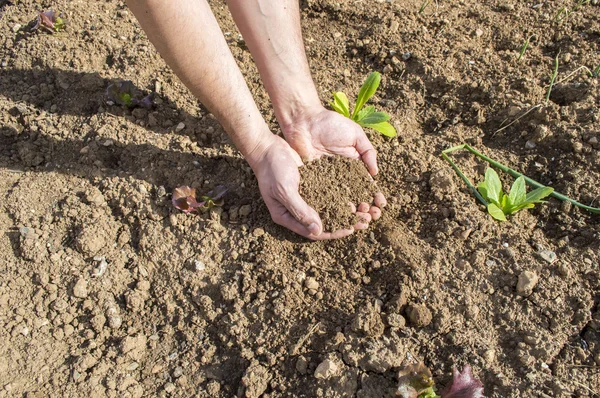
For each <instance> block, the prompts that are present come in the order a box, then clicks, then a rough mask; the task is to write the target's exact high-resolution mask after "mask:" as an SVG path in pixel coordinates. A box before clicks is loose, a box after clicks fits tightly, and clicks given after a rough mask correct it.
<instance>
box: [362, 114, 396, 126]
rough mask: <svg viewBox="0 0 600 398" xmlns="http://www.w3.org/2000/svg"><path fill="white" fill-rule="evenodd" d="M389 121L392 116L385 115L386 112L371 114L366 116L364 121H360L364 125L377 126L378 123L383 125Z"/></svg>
mask: <svg viewBox="0 0 600 398" xmlns="http://www.w3.org/2000/svg"><path fill="white" fill-rule="evenodd" d="M388 120H390V116H389V115H388V114H387V113H385V112H372V113H371V114H369V115H367V116H365V117H364V118H363V119H361V120H360V121H359V124H360V123H364V124H377V123H383V122H387V121H388Z"/></svg>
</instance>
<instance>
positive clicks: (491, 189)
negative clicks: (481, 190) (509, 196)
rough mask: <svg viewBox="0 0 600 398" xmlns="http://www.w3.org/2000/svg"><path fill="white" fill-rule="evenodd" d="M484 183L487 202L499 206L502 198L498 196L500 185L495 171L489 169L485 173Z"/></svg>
mask: <svg viewBox="0 0 600 398" xmlns="http://www.w3.org/2000/svg"><path fill="white" fill-rule="evenodd" d="M485 183H486V185H487V194H488V196H487V198H488V200H489V201H490V202H492V203H495V204H496V205H498V206H501V200H502V197H501V195H500V194H502V183H501V182H500V177H498V174H497V173H496V171H495V170H494V169H492V168H491V167H489V168H488V169H487V170H486V171H485Z"/></svg>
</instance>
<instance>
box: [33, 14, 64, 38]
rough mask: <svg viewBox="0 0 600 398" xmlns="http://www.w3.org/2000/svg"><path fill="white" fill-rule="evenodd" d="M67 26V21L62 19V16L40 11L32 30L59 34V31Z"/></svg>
mask: <svg viewBox="0 0 600 398" xmlns="http://www.w3.org/2000/svg"><path fill="white" fill-rule="evenodd" d="M66 26H67V21H66V20H65V19H64V18H63V17H62V14H60V15H59V14H57V13H56V12H54V11H52V10H50V11H44V12H42V11H40V12H39V13H38V16H37V21H36V24H35V26H34V27H33V30H35V29H38V28H41V29H44V30H45V31H46V32H49V33H54V32H60V31H61V30H65V27H66Z"/></svg>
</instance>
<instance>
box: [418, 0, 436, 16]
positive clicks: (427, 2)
mask: <svg viewBox="0 0 600 398" xmlns="http://www.w3.org/2000/svg"><path fill="white" fill-rule="evenodd" d="M431 3H433V0H425V1H424V2H423V4H421V8H419V14H423V12H424V11H425V9H426V8H427V7H429V5H430V4H431Z"/></svg>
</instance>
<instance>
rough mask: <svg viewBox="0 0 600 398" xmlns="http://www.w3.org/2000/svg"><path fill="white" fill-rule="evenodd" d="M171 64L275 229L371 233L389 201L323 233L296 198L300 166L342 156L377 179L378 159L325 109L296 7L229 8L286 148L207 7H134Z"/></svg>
mask: <svg viewBox="0 0 600 398" xmlns="http://www.w3.org/2000/svg"><path fill="white" fill-rule="evenodd" d="M127 5H128V6H129V8H130V9H131V11H132V12H133V13H134V14H135V16H136V18H137V19H138V21H139V22H140V25H141V26H142V28H143V29H144V31H145V32H146V34H147V35H148V38H149V39H150V41H151V42H152V43H153V44H154V46H155V47H156V48H157V50H158V51H159V52H160V54H161V55H162V57H163V58H164V59H165V61H166V62H167V64H168V65H169V66H170V67H171V68H172V69H173V70H174V72H175V73H176V74H177V76H178V77H179V78H180V79H181V80H182V82H183V83H184V84H185V85H186V86H187V87H188V88H189V89H190V91H191V92H192V93H193V94H194V95H195V96H196V97H197V98H198V99H199V100H200V101H201V102H202V103H203V104H204V105H205V106H206V107H207V108H208V109H209V110H210V111H211V112H212V113H213V114H214V115H215V116H216V118H217V119H218V120H219V122H220V123H221V124H222V126H223V128H224V129H225V131H226V132H227V134H228V135H229V137H230V138H231V140H232V141H233V143H234V145H235V146H236V147H237V149H238V150H239V151H240V152H241V153H242V155H243V156H244V157H245V159H246V160H247V161H248V164H249V165H250V167H251V168H252V170H253V171H254V174H255V175H256V178H257V180H258V185H259V188H260V192H261V194H262V197H263V199H264V201H265V204H266V205H267V208H268V209H269V212H270V214H271V217H272V218H273V221H274V222H276V223H277V224H280V225H282V226H284V227H286V228H288V229H290V230H291V231H294V232H295V233H297V234H299V235H302V236H304V237H307V238H309V239H312V240H324V239H336V238H341V237H344V236H347V235H350V234H352V233H353V232H354V231H355V230H357V229H365V228H367V227H368V224H369V222H370V221H371V220H373V219H377V218H379V217H380V216H381V210H380V209H381V208H383V207H384V206H385V205H386V200H385V198H384V197H383V195H381V194H376V195H375V197H374V205H373V206H372V205H370V204H368V203H361V204H359V205H358V207H355V206H354V205H353V204H349V205H350V206H349V211H353V212H355V213H356V214H357V215H358V216H359V217H360V220H361V221H360V222H358V223H357V224H355V225H354V226H353V227H350V228H348V229H342V230H338V231H323V224H322V222H321V219H320V217H319V215H318V214H317V212H316V211H315V210H314V209H312V208H311V207H310V206H309V205H308V204H307V203H306V202H305V201H304V200H303V199H302V197H301V196H300V194H299V193H298V187H299V183H300V175H299V172H298V167H300V166H302V164H303V163H302V159H305V160H313V159H317V158H319V157H321V156H323V155H341V156H345V157H349V158H353V159H362V161H363V162H364V163H365V165H366V166H367V168H368V170H369V172H370V173H371V175H375V174H377V172H378V168H377V159H376V157H377V156H376V152H375V149H374V148H373V146H372V145H371V143H370V142H369V140H368V138H367V137H366V135H365V133H364V131H363V130H362V129H361V127H360V126H358V124H356V123H354V122H353V121H351V120H350V119H348V118H345V117H343V116H341V115H339V114H337V113H335V112H332V111H329V110H327V109H325V108H324V107H323V105H322V104H321V102H320V100H319V97H318V93H317V90H316V88H315V85H314V83H313V81H312V78H311V75H310V69H309V67H308V61H307V59H306V55H305V52H304V44H303V42H302V35H301V28H300V13H299V9H298V1H297V0H229V1H228V6H229V9H230V11H231V14H232V15H233V17H234V20H235V22H236V24H237V25H238V27H239V29H240V32H241V33H242V35H243V36H244V39H245V41H246V44H247V45H248V48H249V49H250V52H251V53H252V56H253V57H254V60H255V62H256V64H257V66H258V69H259V72H260V75H261V78H262V80H263V82H264V85H265V88H266V89H267V92H268V93H269V96H270V98H271V100H272V102H273V107H274V110H275V114H276V116H277V120H278V122H279V125H280V126H281V129H282V132H283V135H284V136H285V140H284V139H282V138H281V137H278V136H277V135H275V134H273V133H272V132H271V131H270V130H269V128H268V126H267V124H266V122H265V121H264V119H263V118H262V116H261V114H260V112H259V110H258V108H257V106H256V104H255V102H254V100H253V98H252V95H251V94H250V90H249V89H248V87H247V85H246V83H245V81H244V78H243V76H242V73H241V72H240V70H239V68H238V67H237V65H236V63H235V60H234V59H233V56H232V54H231V52H230V51H229V48H228V46H227V42H226V41H225V38H224V37H223V34H222V32H221V30H220V28H219V25H218V24H217V21H216V19H215V17H214V15H213V14H212V12H211V10H210V7H209V5H208V3H207V2H206V0H179V1H177V2H176V3H172V2H170V1H164V0H128V1H127Z"/></svg>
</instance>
